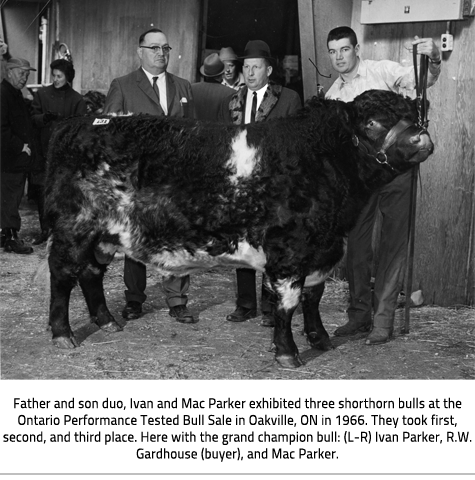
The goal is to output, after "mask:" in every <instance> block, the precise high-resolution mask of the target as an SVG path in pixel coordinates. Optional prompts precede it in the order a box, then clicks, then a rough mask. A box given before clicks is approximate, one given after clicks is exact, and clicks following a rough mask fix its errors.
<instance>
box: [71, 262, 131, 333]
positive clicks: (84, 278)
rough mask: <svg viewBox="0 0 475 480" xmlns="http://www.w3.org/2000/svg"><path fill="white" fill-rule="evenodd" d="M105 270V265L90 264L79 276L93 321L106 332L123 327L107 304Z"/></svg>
mask: <svg viewBox="0 0 475 480" xmlns="http://www.w3.org/2000/svg"><path fill="white" fill-rule="evenodd" d="M105 271H106V267H105V266H104V265H99V264H96V265H91V264H89V266H88V267H87V268H86V269H84V270H83V271H82V272H81V275H80V276H79V285H80V287H81V290H82V293H83V294H84V298H85V299H86V303H87V308H88V309H89V314H90V315H91V321H92V322H94V323H95V324H96V325H97V326H98V327H99V328H100V329H102V330H105V331H106V332H110V333H114V332H120V331H121V330H122V327H121V326H120V325H119V324H118V323H117V322H116V321H115V319H114V317H113V316H112V314H111V313H110V312H109V309H108V308H107V305H106V298H105V296H104V284H103V280H104V273H105Z"/></svg>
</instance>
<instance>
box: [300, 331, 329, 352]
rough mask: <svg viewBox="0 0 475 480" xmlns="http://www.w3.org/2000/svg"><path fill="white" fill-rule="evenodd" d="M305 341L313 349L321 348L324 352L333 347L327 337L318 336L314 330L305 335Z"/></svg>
mask: <svg viewBox="0 0 475 480" xmlns="http://www.w3.org/2000/svg"><path fill="white" fill-rule="evenodd" d="M307 342H308V344H309V345H310V346H311V347H312V348H314V349H315V350H323V351H324V352H326V351H328V350H332V349H333V348H334V347H333V345H332V342H331V340H330V339H329V338H328V337H319V336H318V335H317V333H315V332H312V333H309V334H308V335H307Z"/></svg>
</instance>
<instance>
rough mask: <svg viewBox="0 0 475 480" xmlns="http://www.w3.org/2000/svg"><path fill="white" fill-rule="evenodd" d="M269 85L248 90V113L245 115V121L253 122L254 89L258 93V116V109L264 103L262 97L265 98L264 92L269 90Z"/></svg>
mask: <svg viewBox="0 0 475 480" xmlns="http://www.w3.org/2000/svg"><path fill="white" fill-rule="evenodd" d="M267 85H269V84H268V83H266V85H264V86H263V87H262V88H261V89H259V90H249V89H248V90H247V95H246V113H245V115H244V123H251V109H252V97H253V93H254V91H255V92H256V93H257V107H256V116H257V110H259V106H260V105H261V103H262V99H263V98H264V94H265V93H266V90H267Z"/></svg>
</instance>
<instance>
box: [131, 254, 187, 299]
mask: <svg viewBox="0 0 475 480" xmlns="http://www.w3.org/2000/svg"><path fill="white" fill-rule="evenodd" d="M124 282H125V286H126V287H127V290H126V291H125V299H126V301H127V302H139V303H144V302H145V300H146V298H147V295H145V288H146V287H147V267H146V266H145V265H144V264H143V263H140V262H136V261H135V260H132V259H131V258H130V257H127V256H126V257H125V260H124ZM162 287H163V290H164V292H165V295H166V298H167V305H168V306H169V307H176V306H177V305H186V302H187V300H188V297H187V295H186V294H187V292H188V288H189V287H190V276H189V275H186V276H185V277H164V278H163V281H162Z"/></svg>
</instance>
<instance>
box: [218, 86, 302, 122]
mask: <svg viewBox="0 0 475 480" xmlns="http://www.w3.org/2000/svg"><path fill="white" fill-rule="evenodd" d="M247 92H248V88H247V87H243V88H241V89H240V90H238V91H237V92H234V94H231V96H230V97H228V98H227V99H225V100H224V101H223V103H222V104H221V110H220V115H219V119H220V121H221V122H224V123H234V124H236V125H241V124H242V123H244V114H245V109H246V95H247ZM301 107H302V102H301V101H300V97H299V95H298V93H297V92H294V91H293V90H290V89H289V88H285V87H282V86H281V85H276V84H272V83H269V84H268V85H267V90H266V93H265V94H264V98H263V99H262V102H261V104H260V105H259V108H258V109H257V112H256V122H263V121H265V120H270V119H273V118H281V117H287V116H288V115H292V114H293V113H296V112H297V111H298V110H299V109H300V108H301Z"/></svg>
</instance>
